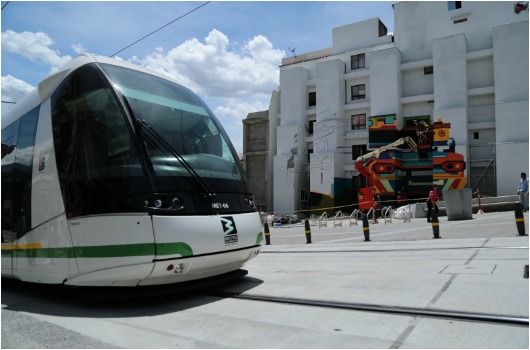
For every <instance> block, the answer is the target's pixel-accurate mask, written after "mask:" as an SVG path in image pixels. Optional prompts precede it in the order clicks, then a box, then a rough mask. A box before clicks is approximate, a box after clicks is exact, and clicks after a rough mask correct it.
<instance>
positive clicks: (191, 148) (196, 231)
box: [2, 54, 263, 286]
mask: <svg viewBox="0 0 530 350" xmlns="http://www.w3.org/2000/svg"><path fill="white" fill-rule="evenodd" d="M262 241H263V231H262V226H261V222H260V218H259V215H258V212H257V210H256V207H255V206H254V204H253V201H252V196H251V194H250V192H249V190H248V187H247V184H246V179H245V175H244V172H243V169H242V167H241V164H240V161H239V159H238V157H237V155H236V153H235V151H234V148H233V146H232V145H231V143H230V141H229V139H228V136H227V135H226V133H225V131H224V130H223V128H222V127H221V125H220V124H219V122H218V120H217V119H216V117H215V116H214V115H213V113H212V112H211V111H210V109H209V108H208V107H207V106H206V105H205V104H204V102H203V101H202V100H201V99H200V98H199V97H198V96H197V95H196V94H194V93H193V92H192V91H190V90H189V89H187V88H184V87H182V86H181V85H179V84H177V83H175V82H173V81H172V80H170V79H169V78H167V77H164V76H162V75H160V74H158V73H156V72H153V71H149V70H147V69H143V68H140V67H138V66H135V65H132V64H128V63H126V62H123V61H118V60H115V59H111V58H107V57H103V56H98V55H89V54H82V55H80V56H78V57H77V58H75V59H74V60H72V61H71V62H70V63H69V64H68V65H67V66H66V67H64V68H63V69H62V70H61V71H59V72H57V73H55V74H53V75H52V76H50V77H48V78H47V79H45V80H44V81H42V82H41V83H40V84H39V86H38V88H37V89H36V90H34V91H33V92H32V93H30V94H29V95H28V96H26V97H25V98H24V99H23V100H21V101H20V102H19V103H17V105H16V108H15V109H13V110H12V111H11V112H10V113H8V114H7V115H2V276H3V277H10V278H16V279H20V280H23V281H30V282H39V283H49V284H65V285H73V286H141V285H158V284H169V283H177V282H184V281H190V280H196V279H201V278H206V277H211V276H215V275H219V274H223V273H227V272H230V271H234V270H237V269H239V268H241V267H242V266H243V264H244V263H245V262H246V261H248V260H249V259H251V258H253V257H255V256H256V255H257V254H258V253H259V251H260V248H261V245H262Z"/></svg>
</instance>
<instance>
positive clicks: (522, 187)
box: [517, 173, 528, 211]
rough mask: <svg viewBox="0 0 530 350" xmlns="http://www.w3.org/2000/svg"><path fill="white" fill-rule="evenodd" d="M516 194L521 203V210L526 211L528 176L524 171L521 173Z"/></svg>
mask: <svg viewBox="0 0 530 350" xmlns="http://www.w3.org/2000/svg"><path fill="white" fill-rule="evenodd" d="M517 194H518V195H519V202H521V203H523V211H528V178H527V177H526V173H521V181H519V187H518V188H517Z"/></svg>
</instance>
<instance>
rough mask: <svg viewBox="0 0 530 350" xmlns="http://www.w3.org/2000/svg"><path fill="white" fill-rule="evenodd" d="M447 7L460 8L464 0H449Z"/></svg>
mask: <svg viewBox="0 0 530 350" xmlns="http://www.w3.org/2000/svg"><path fill="white" fill-rule="evenodd" d="M447 8H448V9H449V11H453V10H456V9H460V8H462V1H448V2H447Z"/></svg>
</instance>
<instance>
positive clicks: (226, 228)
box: [221, 216, 238, 244]
mask: <svg viewBox="0 0 530 350" xmlns="http://www.w3.org/2000/svg"><path fill="white" fill-rule="evenodd" d="M221 224H222V225H223V232H224V234H225V244H235V243H237V241H238V236H237V228H236V223H235V221H234V218H233V217H231V216H222V217H221Z"/></svg>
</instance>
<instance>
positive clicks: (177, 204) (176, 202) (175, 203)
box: [171, 197, 182, 208]
mask: <svg viewBox="0 0 530 350" xmlns="http://www.w3.org/2000/svg"><path fill="white" fill-rule="evenodd" d="M171 203H172V204H173V208H180V207H181V206H182V201H181V200H180V198H177V197H175V198H173V200H172V201H171Z"/></svg>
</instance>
